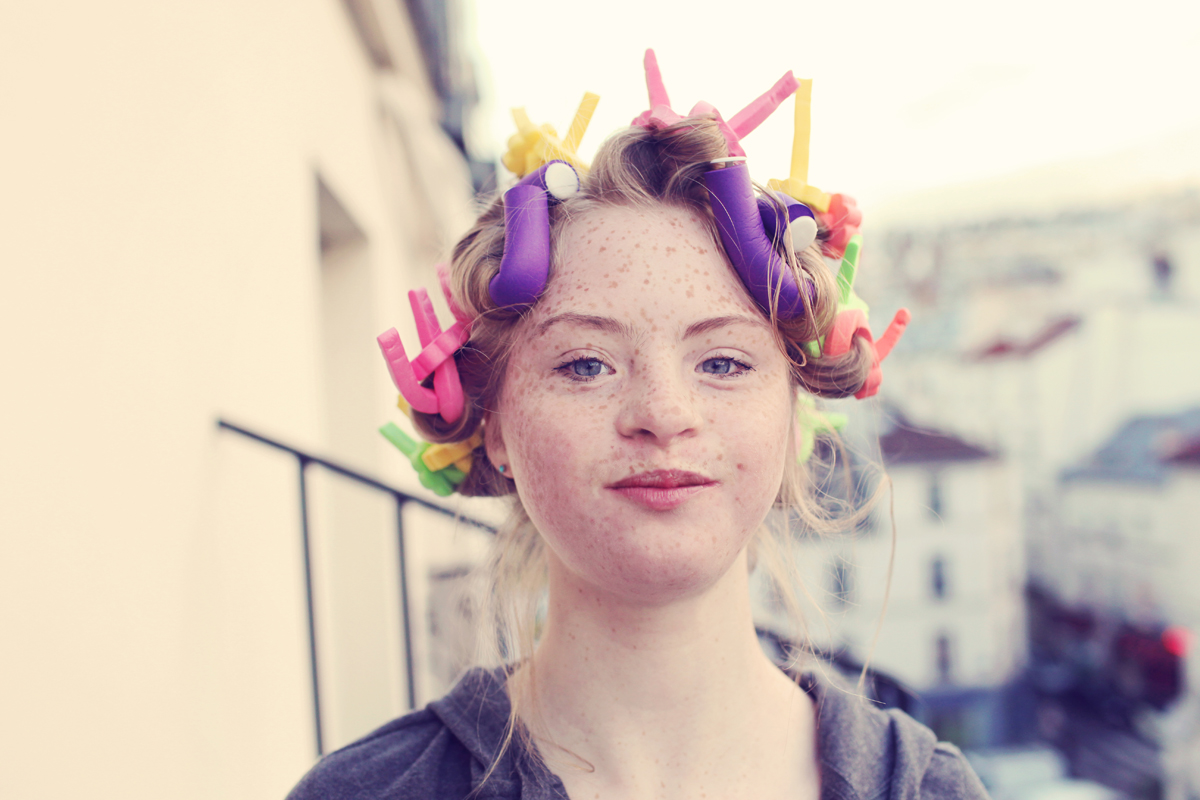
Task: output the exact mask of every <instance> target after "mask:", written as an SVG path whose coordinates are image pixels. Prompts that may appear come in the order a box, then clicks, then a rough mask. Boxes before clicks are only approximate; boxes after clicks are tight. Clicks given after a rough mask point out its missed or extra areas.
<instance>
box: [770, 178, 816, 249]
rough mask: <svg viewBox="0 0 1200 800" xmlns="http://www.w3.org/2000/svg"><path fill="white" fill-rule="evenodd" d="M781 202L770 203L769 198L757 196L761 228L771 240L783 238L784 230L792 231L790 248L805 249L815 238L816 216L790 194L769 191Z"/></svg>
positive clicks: (776, 240)
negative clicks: (761, 222) (780, 206)
mask: <svg viewBox="0 0 1200 800" xmlns="http://www.w3.org/2000/svg"><path fill="white" fill-rule="evenodd" d="M770 194H771V195H772V196H773V197H775V198H777V199H778V200H779V202H780V203H782V204H783V209H782V210H781V209H780V208H779V206H778V205H777V204H775V203H772V202H771V200H770V198H767V197H759V198H758V214H759V216H760V217H762V221H763V228H764V229H765V230H766V232H767V236H768V237H770V239H771V241H773V242H778V241H780V240H781V239H782V238H783V232H784V230H790V231H791V232H792V249H793V250H795V251H796V252H797V253H798V252H800V251H801V250H805V249H807V248H808V246H809V245H811V244H812V243H813V242H815V241H816V239H817V217H816V214H814V213H813V210H812V209H811V208H809V207H808V206H806V205H804V203H801V202H800V201H799V200H797V199H796V198H794V197H792V196H791V195H790V194H785V193H784V192H770Z"/></svg>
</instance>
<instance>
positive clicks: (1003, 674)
mask: <svg viewBox="0 0 1200 800" xmlns="http://www.w3.org/2000/svg"><path fill="white" fill-rule="evenodd" d="M891 416H892V418H891V419H889V420H886V421H885V427H884V430H883V433H882V436H880V438H879V445H880V449H881V452H882V457H883V466H884V467H885V468H886V470H887V474H888V475H889V476H890V478H891V480H892V488H891V491H890V492H885V493H884V494H883V495H882V497H881V499H880V501H879V503H878V505H877V506H876V507H875V510H874V512H873V514H872V517H871V521H870V524H869V525H866V526H864V527H863V528H861V529H860V530H858V531H855V532H853V533H851V534H847V535H845V536H842V537H837V536H826V537H806V538H804V539H802V540H801V541H799V542H798V543H797V545H796V558H797V560H798V563H799V564H800V565H801V569H802V575H803V581H804V585H805V588H806V589H807V591H808V594H810V595H811V596H812V597H813V598H814V600H815V605H814V606H813V607H810V608H808V609H806V617H807V620H808V626H809V630H808V636H809V638H810V640H811V641H812V643H813V644H815V645H816V646H817V647H818V648H820V649H823V650H827V651H834V652H839V651H840V652H842V653H843V654H844V655H845V656H846V657H848V659H849V660H850V661H853V662H858V663H862V662H864V661H867V660H868V659H869V663H870V665H871V667H872V668H874V669H876V670H878V671H880V672H882V673H884V674H885V675H887V676H889V677H891V678H895V679H898V680H899V681H900V682H901V683H902V684H904V685H906V686H907V687H908V688H910V689H912V690H914V691H915V692H916V694H917V695H918V699H919V703H918V706H917V709H916V710H917V712H918V713H919V714H920V715H921V716H923V717H924V718H925V720H926V721H927V722H930V723H932V724H933V725H934V727H935V728H937V729H938V731H939V733H940V734H942V735H943V736H947V737H950V738H953V739H955V740H957V741H958V742H960V743H962V744H964V745H967V746H981V745H985V744H993V743H995V742H997V741H999V740H1001V739H1003V737H1004V735H1005V732H1006V725H1007V720H1006V718H1005V717H1004V714H1003V713H1002V711H1001V709H1000V707H999V706H1000V704H1001V702H1002V700H1003V698H1004V693H1005V691H1006V690H1007V687H1008V685H1009V684H1010V682H1011V681H1013V679H1014V678H1016V677H1017V676H1018V675H1019V674H1020V672H1021V670H1022V669H1023V667H1024V665H1025V651H1026V647H1025V626H1024V585H1025V584H1024V579H1025V552H1024V539H1023V536H1022V529H1021V525H1020V517H1019V514H1018V500H1019V494H1018V491H1017V486H1016V481H1015V475H1014V472H1013V470H1012V469H1011V467H1010V466H1009V465H1008V464H1007V462H1006V461H1005V460H1004V459H1003V458H1001V457H999V456H998V455H997V454H994V453H992V452H990V451H988V450H986V449H984V448H981V447H978V446H975V445H972V444H969V443H968V442H966V441H964V440H962V439H960V438H958V437H956V436H953V435H950V434H946V433H944V432H940V431H936V430H931V429H929V428H922V427H919V426H917V425H914V424H913V423H912V422H910V421H909V420H907V419H906V418H905V417H904V416H903V415H901V414H899V413H898V412H893V413H892V415H891ZM835 480H836V478H835ZM893 509H894V519H893ZM893 521H894V524H895V533H896V537H895V555H894V566H893V565H892V557H893V554H892V547H893V539H892V525H893ZM889 569H890V571H891V575H890V580H889ZM885 603H886V615H885V616H884V618H883V620H882V624H880V615H881V612H883V610H884V607H885ZM762 624H764V625H765V626H766V627H778V626H779V625H780V624H781V623H780V618H779V617H777V616H772V615H770V614H766V613H764V615H763V617H762ZM781 632H782V633H787V631H786V630H785V631H781ZM877 635H878V639H877V641H876V636H877Z"/></svg>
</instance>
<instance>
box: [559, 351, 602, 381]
mask: <svg viewBox="0 0 1200 800" xmlns="http://www.w3.org/2000/svg"><path fill="white" fill-rule="evenodd" d="M593 362H594V363H596V364H599V365H600V366H601V367H603V368H605V369H607V370H608V371H609V372H610V373H611V372H612V367H610V366H608V364H605V363H604V362H603V361H601V360H600V359H598V358H596V357H595V356H584V357H582V358H573V359H571V360H570V361H564V362H563V363H561V364H559V365H558V366H557V367H555V368H554V371H555V372H559V373H562V374H563V375H565V376H567V380H571V381H575V382H576V383H591V382H592V381H594V380H596V378H598V377H600V376H599V375H579V374H577V373H575V372H574V371H573V370H572V369H571V368H572V367H574V366H575V365H576V364H588V363H593Z"/></svg>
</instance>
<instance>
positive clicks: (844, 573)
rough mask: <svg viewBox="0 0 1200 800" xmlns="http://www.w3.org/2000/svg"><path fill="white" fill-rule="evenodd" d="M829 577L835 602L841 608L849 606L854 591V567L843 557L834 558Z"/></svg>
mask: <svg viewBox="0 0 1200 800" xmlns="http://www.w3.org/2000/svg"><path fill="white" fill-rule="evenodd" d="M829 576H830V587H829V588H830V592H831V593H832V594H833V599H834V602H835V603H836V604H837V605H839V606H845V605H849V604H850V603H851V602H852V596H851V595H852V593H853V590H854V585H853V571H852V567H851V566H850V565H849V564H848V563H846V561H845V560H844V559H842V558H841V557H837V558H834V560H833V564H832V565H831V566H830V570H829Z"/></svg>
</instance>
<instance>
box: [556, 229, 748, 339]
mask: <svg viewBox="0 0 1200 800" xmlns="http://www.w3.org/2000/svg"><path fill="white" fill-rule="evenodd" d="M560 236H561V241H560V243H559V244H560V247H559V250H558V252H559V260H558V263H556V265H555V272H554V277H553V278H552V279H551V281H550V284H549V286H548V287H547V289H546V293H545V295H544V296H543V298H542V301H541V302H539V303H538V304H537V306H536V307H535V311H534V317H535V318H537V319H545V318H547V317H549V316H552V315H555V314H560V313H564V312H580V313H591V314H603V315H607V316H622V317H628V318H631V320H632V321H635V322H639V323H642V322H649V323H652V324H655V325H657V324H662V323H668V322H674V323H677V324H678V325H681V326H686V325H688V324H690V323H691V322H694V321H695V320H696V319H698V318H701V317H712V316H718V315H722V314H739V313H740V314H747V313H748V314H752V315H753V316H754V317H756V318H758V317H761V316H762V315H761V312H760V311H759V310H758V306H757V305H756V304H755V303H754V301H753V300H752V299H751V298H750V295H749V294H748V293H747V292H746V290H745V288H744V287H743V286H742V284H741V281H740V280H739V279H738V277H737V275H736V274H735V273H734V272H733V270H732V268H731V267H730V266H729V264H728V262H727V261H726V259H725V254H724V252H723V251H722V250H721V248H720V245H718V244H717V243H716V241H714V239H713V237H712V235H711V234H710V233H709V232H708V229H707V228H706V227H705V226H704V223H703V221H702V220H701V218H700V216H699V214H697V213H696V212H694V211H690V210H688V209H683V208H677V207H673V206H653V207H648V208H630V207H625V206H617V207H600V208H596V209H591V210H589V211H587V212H584V213H583V214H581V215H579V216H577V217H576V218H574V219H573V220H572V221H571V222H569V223H568V224H567V225H566V226H565V227H564V229H563V230H562V232H561V234H560ZM764 323H765V318H764Z"/></svg>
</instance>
